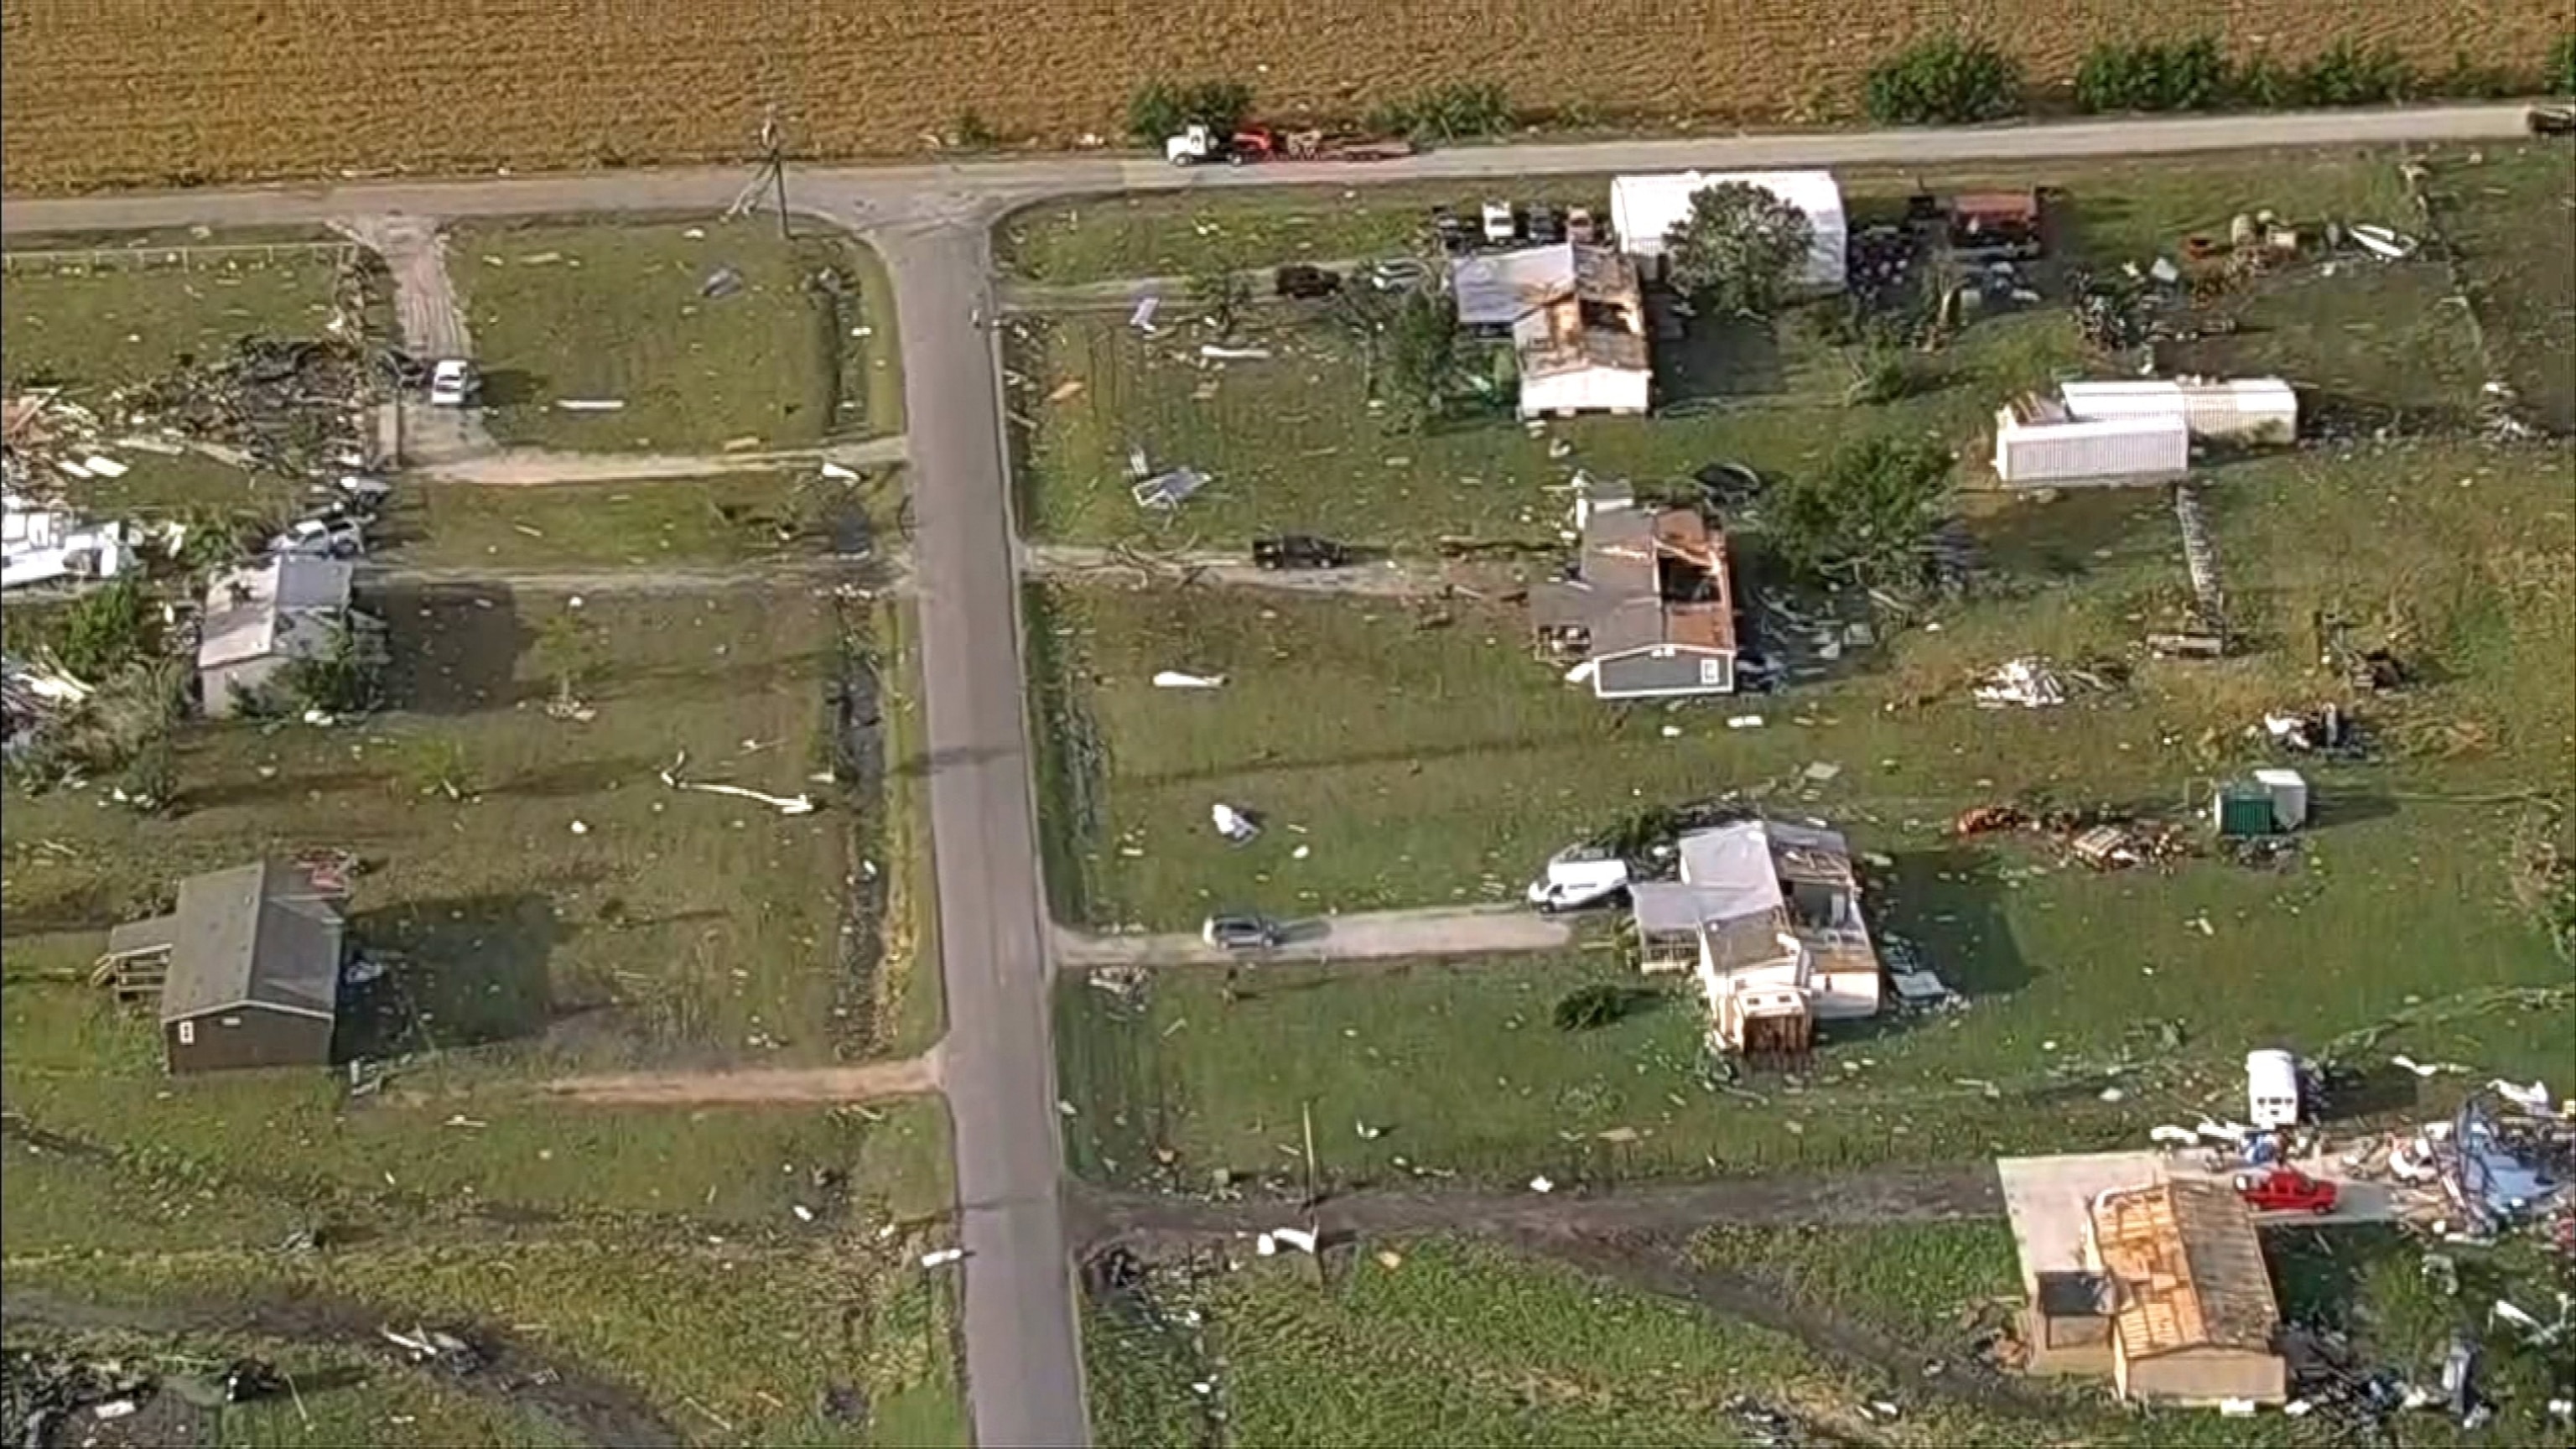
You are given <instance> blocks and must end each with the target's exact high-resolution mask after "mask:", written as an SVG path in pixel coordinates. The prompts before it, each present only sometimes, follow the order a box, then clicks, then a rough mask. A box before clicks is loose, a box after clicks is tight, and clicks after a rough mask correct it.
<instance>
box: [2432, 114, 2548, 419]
mask: <svg viewBox="0 0 2576 1449" xmlns="http://www.w3.org/2000/svg"><path fill="white" fill-rule="evenodd" d="M2429 186H2430V188H2431V191H2432V194H2433V195H2435V196H2437V197H2440V198H2442V201H2441V202H2440V203H2439V206H2438V210H2437V214H2438V215H2439V216H2440V217H2441V219H2442V225H2443V231H2444V233H2445V235H2446V236H2447V237H2448V239H2449V241H2450V244H2451V248H2452V250H2453V251H2454V252H2456V253H2457V254H2458V256H2459V260H2460V266H2461V269H2462V271H2463V273H2464V274H2465V276H2466V278H2467V280H2468V282H2469V283H2470V285H2471V286H2472V287H2473V288H2475V289H2476V290H2475V295H2474V297H2473V301H2474V303H2475V305H2476V307H2477V311H2478V315H2479V317H2480V320H2481V321H2482V322H2483V323H2484V325H2485V329H2486V338H2487V344H2488V347H2489V349H2490V350H2491V351H2492V352H2494V353H2495V355H2496V356H2497V358H2498V360H2499V361H2500V362H2501V363H2502V364H2503V367H2504V369H2505V371H2506V372H2507V373H2508V374H2509V375H2510V376H2511V379H2512V382H2513V385H2514V386H2515V387H2516V388H2517V389H2518V390H2520V392H2521V393H2522V396H2523V401H2524V403H2525V404H2526V405H2528V406H2529V407H2530V408H2531V409H2532V411H2533V413H2534V415H2535V417H2536V419H2537V420H2538V421H2539V422H2541V423H2542V424H2544V425H2545V426H2547V427H2550V428H2552V429H2555V430H2556V431H2558V432H2562V433H2565V432H2571V431H2576V349H2571V348H2570V347H2568V346H2567V338H2568V337H2569V335H2570V334H2571V333H2576V227H2571V226H2570V225H2569V224H2568V217H2569V215H2570V212H2571V211H2576V166H2571V165H2569V164H2568V159H2567V152H2566V148H2565V147H2564V146H2561V145H2546V144H2539V143H2534V144H2532V145H2529V146H2521V147H2516V148H2514V149H2513V150H2511V151H2509V152H2505V153H2501V154H2495V153H2490V154H2489V155H2488V156H2487V157H2486V159H2485V160H2484V161H2483V162H2482V163H2481V164H2478V165H2470V164H2468V163H2467V161H2466V158H2464V157H2444V158H2440V159H2438V160H2437V161H2436V162H2435V163H2434V167H2433V179H2432V181H2431V182H2430V183H2429Z"/></svg>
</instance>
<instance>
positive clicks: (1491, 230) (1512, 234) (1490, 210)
mask: <svg viewBox="0 0 2576 1449" xmlns="http://www.w3.org/2000/svg"><path fill="white" fill-rule="evenodd" d="M1483 219H1484V224H1485V225H1484V236H1485V245H1487V246H1491V247H1507V246H1510V245H1511V244H1512V243H1513V242H1516V241H1518V240H1520V236H1521V219H1520V214H1519V213H1518V212H1515V211H1514V210H1512V204H1511V203H1510V202H1508V201H1488V202H1486V203H1485V209H1484V212H1483Z"/></svg>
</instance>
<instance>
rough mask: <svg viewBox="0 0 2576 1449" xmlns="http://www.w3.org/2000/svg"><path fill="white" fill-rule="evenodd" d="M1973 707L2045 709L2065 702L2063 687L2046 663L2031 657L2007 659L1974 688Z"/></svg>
mask: <svg viewBox="0 0 2576 1449" xmlns="http://www.w3.org/2000/svg"><path fill="white" fill-rule="evenodd" d="M1976 696H1977V703H1978V704H1979V705H1980V706H1982V707H1984V708H1987V709H2001V708H2003V707H2005V706H2007V705H2020V706H2021V707H2022V708H2024V709H2048V708H2052V707H2054V706H2056V705H2061V704H2064V703H2065V702H2066V686H2065V685H2064V684H2063V683H2062V682H2061V681H2060V680H2059V679H2058V677H2057V671H2056V670H2054V669H2053V668H2051V667H2050V666H2049V663H2048V661H2046V660H2044V659H2039V658H2035V657H2025V658H2021V659H2008V660H2006V661H2004V662H2003V663H2002V664H2000V665H1998V666H1996V668H1995V670H1994V672H1993V673H1992V674H1990V675H1988V676H1987V677H1986V682H1985V683H1983V684H1980V685H1978V686H1976Z"/></svg>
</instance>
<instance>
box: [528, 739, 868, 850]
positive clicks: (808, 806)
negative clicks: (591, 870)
mask: <svg viewBox="0 0 2576 1449" xmlns="http://www.w3.org/2000/svg"><path fill="white" fill-rule="evenodd" d="M688 763H689V752H688V751H686V750H682V751H681V752H680V753H679V754H678V756H676V757H675V758H674V759H673V760H672V761H671V763H670V766H669V767H668V768H667V769H665V770H663V771H662V783H663V784H665V785H668V786H670V787H671V788H672V789H674V790H693V791H696V792H698V793H700V794H705V795H731V796H733V797H734V798H736V799H739V800H751V801H756V802H758V803H759V804H762V805H766V806H768V807H769V808H770V809H772V810H775V811H777V812H778V813H779V814H781V815H811V814H813V813H814V812H815V810H816V809H818V808H820V807H818V806H817V805H816V804H815V803H814V797H813V796H811V795H807V794H804V793H802V792H799V793H797V794H794V795H772V794H769V793H767V792H765V791H761V790H753V789H749V788H746V787H744V786H741V785H722V784H717V783H714V782H712V781H700V780H683V779H681V778H680V772H681V771H682V770H683V769H686V768H687V767H688ZM580 830H581V827H580V823H579V822H577V821H576V822H575V833H576V834H578V833H580Z"/></svg>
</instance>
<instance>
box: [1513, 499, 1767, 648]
mask: <svg viewBox="0 0 2576 1449" xmlns="http://www.w3.org/2000/svg"><path fill="white" fill-rule="evenodd" d="M1575 511H1576V517H1577V519H1578V520H1579V524H1578V527H1579V530H1580V533H1581V537H1582V541H1583V542H1582V552H1581V555H1580V556H1579V557H1578V559H1577V560H1576V563H1575V569H1574V572H1573V575H1572V576H1571V577H1568V578H1564V579H1558V580H1553V581H1550V582H1547V583H1541V584H1537V585H1534V586H1533V587H1532V588H1531V589H1530V593H1529V607H1530V626H1531V628H1532V630H1533V631H1534V633H1535V634H1536V637H1537V643H1538V647H1539V650H1540V652H1541V654H1542V655H1544V656H1545V657H1546V658H1548V659H1549V660H1551V661H1552V662H1555V663H1558V664H1560V665H1563V664H1564V663H1565V661H1567V660H1574V661H1578V662H1576V663H1574V664H1573V665H1572V666H1571V667H1570V669H1569V672H1568V673H1567V675H1566V678H1567V679H1568V681H1569V682H1572V683H1578V684H1589V685H1590V686H1591V687H1592V693H1593V695H1594V697H1596V698H1599V699H1664V698H1671V697H1675V696H1681V695H1694V694H1731V693H1733V692H1734V691H1735V659H1736V643H1735V589H1734V585H1733V582H1732V580H1731V578H1730V573H1729V570H1728V567H1727V560H1726V535H1725V534H1724V533H1723V532H1720V531H1719V530H1717V529H1713V528H1711V527H1709V525H1708V521H1707V520H1706V519H1704V518H1702V517H1701V516H1700V515H1699V513H1698V512H1697V511H1696V510H1694V509H1689V508H1662V509H1642V508H1639V507H1637V506H1636V505H1635V503H1634V502H1633V501H1632V500H1631V499H1630V498H1629V497H1628V495H1626V494H1625V493H1617V494H1613V495H1610V496H1606V497H1600V496H1589V495H1587V497H1586V498H1585V499H1584V500H1583V501H1582V502H1581V503H1579V504H1578V505H1577V506H1576V510H1575Z"/></svg>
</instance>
